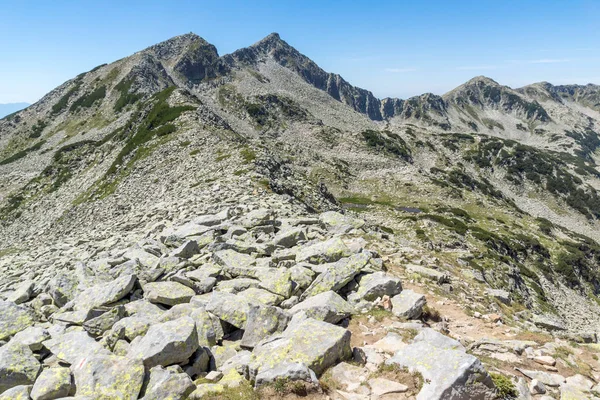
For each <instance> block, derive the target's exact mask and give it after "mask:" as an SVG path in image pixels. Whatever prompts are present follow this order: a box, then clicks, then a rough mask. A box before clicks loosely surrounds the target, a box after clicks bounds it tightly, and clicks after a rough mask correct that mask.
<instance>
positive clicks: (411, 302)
mask: <svg viewBox="0 0 600 400" xmlns="http://www.w3.org/2000/svg"><path fill="white" fill-rule="evenodd" d="M391 300H392V313H394V315H395V316H397V317H398V318H404V319H417V318H419V317H420V316H421V313H422V312H423V306H425V304H426V303H427V300H426V299H425V296H423V295H422V294H419V293H415V292H413V291H412V290H404V291H403V292H402V293H400V294H398V295H396V296H394V297H392V299H391Z"/></svg>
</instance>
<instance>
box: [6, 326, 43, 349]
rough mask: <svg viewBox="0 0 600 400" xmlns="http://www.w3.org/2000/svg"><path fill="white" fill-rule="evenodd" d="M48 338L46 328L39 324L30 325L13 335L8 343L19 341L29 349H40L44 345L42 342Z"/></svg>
mask: <svg viewBox="0 0 600 400" xmlns="http://www.w3.org/2000/svg"><path fill="white" fill-rule="evenodd" d="M49 338H50V334H49V333H48V330H46V329H44V328H41V327H39V326H31V327H29V328H27V329H24V330H22V331H21V332H19V333H17V334H16V335H15V336H13V338H12V339H11V340H10V344H16V343H19V344H23V345H25V346H28V347H29V348H30V349H31V351H40V350H41V349H42V348H43V347H44V346H43V345H42V343H43V342H44V341H45V340H47V339H49Z"/></svg>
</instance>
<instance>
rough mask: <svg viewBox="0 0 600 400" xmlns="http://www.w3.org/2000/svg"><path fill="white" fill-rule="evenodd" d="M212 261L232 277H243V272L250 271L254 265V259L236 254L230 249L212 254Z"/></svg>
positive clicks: (246, 255)
mask: <svg viewBox="0 0 600 400" xmlns="http://www.w3.org/2000/svg"><path fill="white" fill-rule="evenodd" d="M213 259H214V260H215V262H216V263H217V264H219V265H221V266H222V267H223V269H224V270H225V271H227V272H229V273H230V274H232V275H233V276H239V275H243V274H244V272H245V271H247V270H249V269H251V267H252V266H253V265H255V264H256V259H255V258H254V257H252V256H249V255H248V254H242V253H238V252H237V251H234V250H231V249H228V250H220V251H216V252H214V253H213ZM250 276H252V275H250Z"/></svg>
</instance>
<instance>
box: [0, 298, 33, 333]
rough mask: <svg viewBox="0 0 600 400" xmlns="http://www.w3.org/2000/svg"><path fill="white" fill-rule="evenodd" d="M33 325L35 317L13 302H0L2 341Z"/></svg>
mask: <svg viewBox="0 0 600 400" xmlns="http://www.w3.org/2000/svg"><path fill="white" fill-rule="evenodd" d="M31 325H33V315H32V314H31V312H30V311H29V310H28V309H27V308H25V307H23V306H18V305H16V304H15V303H13V302H11V301H0V340H6V339H8V338H10V337H11V336H13V335H14V334H15V333H17V332H20V331H22V330H24V329H25V328H28V327H30V326H31Z"/></svg>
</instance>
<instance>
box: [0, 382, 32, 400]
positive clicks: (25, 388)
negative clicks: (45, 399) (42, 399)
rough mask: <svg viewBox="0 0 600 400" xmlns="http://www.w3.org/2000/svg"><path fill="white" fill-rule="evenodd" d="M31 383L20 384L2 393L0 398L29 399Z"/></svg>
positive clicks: (12, 399)
mask: <svg viewBox="0 0 600 400" xmlns="http://www.w3.org/2000/svg"><path fill="white" fill-rule="evenodd" d="M32 387H33V386H31V385H19V386H15V387H14V388H11V389H8V390H6V391H4V392H2V393H0V400H29V399H30V397H29V393H31V388H32Z"/></svg>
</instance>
